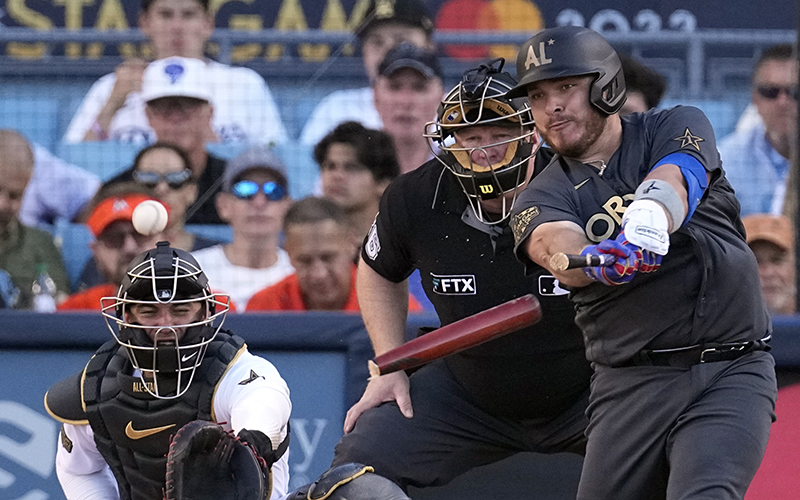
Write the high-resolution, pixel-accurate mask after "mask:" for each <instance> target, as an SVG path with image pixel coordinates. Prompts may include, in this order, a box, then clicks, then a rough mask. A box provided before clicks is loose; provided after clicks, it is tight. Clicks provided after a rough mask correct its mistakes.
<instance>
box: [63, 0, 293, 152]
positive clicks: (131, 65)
mask: <svg viewBox="0 0 800 500" xmlns="http://www.w3.org/2000/svg"><path fill="white" fill-rule="evenodd" d="M139 28H140V29H141V31H142V33H144V35H145V36H146V37H147V39H148V40H149V41H150V45H151V46H152V49H153V55H154V56H155V59H165V58H168V57H185V58H192V59H198V60H201V61H203V62H204V63H205V66H206V67H207V69H208V71H207V73H208V79H207V80H206V84H207V85H208V86H209V92H210V93H211V96H212V99H211V100H212V101H213V103H214V120H213V130H214V132H215V133H216V137H217V138H218V139H219V140H220V141H221V142H240V141H250V142H254V141H257V142H260V141H264V142H275V143H279V142H283V141H285V140H286V130H285V128H284V126H283V123H282V122H281V118H280V114H279V113H278V108H277V106H276V105H275V102H274V101H273V98H272V94H271V92H270V90H269V87H267V84H266V83H265V82H264V79H263V78H261V76H259V75H258V74H257V73H256V72H255V71H252V70H250V69H247V68H235V67H232V66H227V65H225V64H220V63H218V62H215V61H212V60H210V59H207V58H205V56H204V47H205V44H206V42H207V41H208V40H209V38H211V35H212V33H213V31H214V13H213V12H212V11H211V10H209V1H208V0H142V4H141V12H140V13H139ZM145 66H146V63H145V62H144V61H142V60H141V59H129V60H127V61H125V62H123V63H122V64H120V65H119V66H118V67H117V69H116V70H115V71H114V73H112V74H108V75H106V76H104V77H103V78H101V79H100V80H98V81H97V82H96V83H95V84H94V85H93V86H92V88H91V89H89V93H88V94H87V95H86V97H85V98H84V100H83V102H82V103H81V105H80V108H78V111H77V113H76V114H75V116H74V117H73V118H72V122H71V123H70V125H69V128H68V129H67V132H66V134H65V135H64V141H66V142H69V143H76V142H81V141H96V140H106V139H111V140H118V141H126V142H153V141H154V140H155V138H156V137H157V136H158V133H157V131H154V130H153V129H152V128H151V126H150V125H149V124H148V120H147V117H146V116H145V99H143V98H142V95H141V90H142V86H143V75H144V70H145ZM159 139H163V138H161V137H159Z"/></svg>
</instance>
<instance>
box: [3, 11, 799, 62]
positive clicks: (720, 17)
mask: <svg viewBox="0 0 800 500" xmlns="http://www.w3.org/2000/svg"><path fill="white" fill-rule="evenodd" d="M368 3H369V0H211V2H210V5H211V8H212V10H213V12H214V13H215V22H216V26H217V27H218V28H228V29H233V30H243V31H257V30H262V29H276V30H281V31H296V32H302V31H306V30H322V31H330V32H343V31H345V32H346V31H352V29H353V28H354V27H356V26H358V24H359V23H360V22H361V20H362V19H363V16H364V13H365V10H366V7H367V5H368ZM139 5H140V2H139V1H138V0H6V1H5V2H4V4H3V6H2V11H0V24H2V26H0V29H2V28H3V27H26V28H31V29H35V30H39V31H48V30H53V29H55V28H66V29H70V30H77V29H82V28H90V29H91V28H93V29H96V30H100V31H106V30H125V29H130V28H134V27H136V19H137V16H138V12H139ZM427 5H428V10H429V12H430V14H431V17H432V19H433V20H434V24H435V26H436V28H437V29H438V30H467V31H469V30H495V31H517V32H518V31H533V30H536V29H540V28H543V27H552V26H557V25H564V24H572V25H581V26H587V27H590V28H593V29H595V30H598V31H605V30H610V31H618V32H657V31H678V32H692V31H695V30H703V29H708V28H714V29H758V30H764V29H794V22H795V18H796V15H795V11H796V2H795V1H794V0H772V1H771V2H770V8H769V9H764V8H763V6H762V4H760V3H758V2H751V1H744V0H738V1H733V2H731V1H729V0H705V1H703V2H691V1H687V0H662V1H658V0H607V1H604V2H596V1H593V0H575V1H572V2H544V1H541V0H539V1H535V0H428V1H427ZM285 49H286V48H285V47H282V46H280V45H278V44H252V43H249V44H243V45H242V46H239V47H236V48H235V50H234V51H233V54H232V55H233V62H238V63H246V62H247V61H249V60H252V59H255V58H265V59H266V60H270V59H273V60H274V59H278V58H280V57H281V56H283V55H285ZM2 50H3V51H4V52H5V54H6V55H13V56H16V57H20V58H24V59H36V58H40V57H43V56H44V55H45V53H46V51H47V49H46V48H45V47H44V46H43V45H42V44H37V43H16V42H15V43H8V44H6V46H5V47H2ZM292 50H296V51H297V54H296V55H297V56H299V57H301V58H302V59H303V60H305V61H307V62H318V61H322V60H324V59H326V58H327V57H328V56H329V55H330V54H331V47H329V46H327V45H325V44H314V45H312V44H304V45H301V46H299V47H296V48H293V49H292ZM497 50H500V49H499V48H498V47H490V46H489V47H487V46H469V47H463V46H461V47H445V51H446V52H447V55H449V56H451V57H469V58H483V57H489V56H492V55H493V54H492V52H493V51H495V52H496V51H497ZM58 51H61V53H66V54H67V55H68V56H70V57H73V58H76V59H80V58H89V59H91V58H95V57H99V56H100V55H115V54H120V55H123V56H133V55H145V56H146V55H147V54H146V48H145V47H143V46H138V44H131V43H121V44H117V45H111V46H105V45H102V44H98V43H87V44H79V43H70V44H67V45H65V46H64V47H61V48H59V49H58V50H57V51H56V52H55V53H54V52H50V54H56V55H57V54H58ZM354 55H356V54H354Z"/></svg>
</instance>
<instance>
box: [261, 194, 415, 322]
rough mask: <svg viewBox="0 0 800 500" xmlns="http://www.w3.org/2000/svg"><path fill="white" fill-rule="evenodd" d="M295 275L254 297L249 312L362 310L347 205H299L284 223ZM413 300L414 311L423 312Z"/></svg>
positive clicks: (315, 201)
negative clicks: (357, 294)
mask: <svg viewBox="0 0 800 500" xmlns="http://www.w3.org/2000/svg"><path fill="white" fill-rule="evenodd" d="M283 231H284V234H285V237H286V240H285V244H284V248H286V252H287V253H288V254H289V260H290V261H291V263H292V266H294V269H295V272H294V274H291V275H289V276H288V277H286V278H284V279H283V280H281V281H280V282H278V283H276V284H274V285H272V286H270V287H267V288H265V289H263V290H261V291H259V292H258V293H256V294H254V295H253V297H252V298H251V299H250V301H249V302H248V303H247V310H248V311H311V310H327V311H359V308H358V298H357V297H356V266H355V264H354V263H353V253H355V249H356V248H358V245H359V240H358V239H357V238H356V237H355V235H354V234H353V232H352V231H351V229H350V225H349V223H348V218H347V213H346V212H345V211H344V210H343V209H342V207H341V206H339V205H337V204H336V203H335V202H333V201H332V200H329V199H326V198H316V197H309V198H305V199H303V200H300V201H298V202H295V203H294V204H293V205H292V206H291V207H290V208H289V210H288V211H287V212H286V218H285V219H284V222H283ZM421 309H422V308H421V306H420V305H419V303H418V302H417V301H416V300H415V299H414V298H413V297H411V298H410V299H409V310H410V311H414V312H419V311H421Z"/></svg>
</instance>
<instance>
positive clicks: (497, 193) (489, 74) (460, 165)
mask: <svg viewBox="0 0 800 500" xmlns="http://www.w3.org/2000/svg"><path fill="white" fill-rule="evenodd" d="M504 62H505V61H504V59H502V58H499V59H494V60H492V61H489V62H488V63H486V64H482V65H481V66H479V67H478V68H474V69H470V70H467V71H466V72H465V73H464V76H463V77H462V79H461V83H459V84H458V85H456V86H455V87H454V88H453V89H452V90H451V91H450V92H449V93H448V94H447V95H446V96H445V98H444V99H443V100H442V102H441V104H440V105H439V110H438V112H437V117H436V121H434V122H430V123H428V124H427V126H426V127H425V137H427V138H428V144H429V145H430V147H431V151H432V152H434V154H436V158H437V159H438V160H439V161H440V162H441V163H443V164H444V166H445V167H447V168H448V170H450V171H451V172H452V173H453V174H454V175H455V176H456V178H457V179H458V181H459V182H460V183H461V186H462V188H463V189H464V192H465V193H466V194H467V196H468V197H469V201H470V203H471V204H472V206H473V209H474V210H475V214H476V215H477V216H478V218H479V219H481V220H483V221H484V222H487V223H496V222H500V221H502V220H503V219H505V218H506V217H507V216H508V215H509V214H510V212H511V208H512V206H513V204H514V200H516V193H515V194H514V198H513V199H512V201H511V202H509V203H507V204H505V207H504V209H503V210H502V213H501V214H500V215H501V218H500V220H496V221H491V222H490V221H489V220H487V219H485V218H484V214H483V211H482V207H481V205H480V203H477V201H478V200H479V199H483V200H489V199H494V198H499V197H501V196H503V195H504V194H505V193H508V192H510V191H513V190H515V189H516V188H518V187H520V186H522V185H523V184H524V183H525V181H526V180H527V177H526V174H527V172H528V161H529V160H530V158H531V157H532V156H533V155H534V154H535V153H536V150H537V149H538V147H539V146H540V145H541V142H542V141H541V139H540V137H539V135H538V133H537V132H536V129H535V128H534V126H533V115H531V109H530V106H528V102H527V99H524V98H513V99H510V98H508V97H507V96H506V94H507V92H508V91H509V90H510V89H511V88H512V87H514V85H516V80H514V78H513V77H512V76H511V75H510V74H508V73H507V72H504V71H503V64H504ZM477 125H482V126H486V125H496V126H503V127H507V128H508V130H509V132H510V133H509V134H508V137H507V138H506V139H503V140H501V141H499V142H496V143H494V144H480V145H470V146H464V145H462V144H460V143H459V142H458V141H457V140H456V139H457V138H456V137H454V136H455V135H456V134H458V133H459V131H460V130H463V129H466V128H469V127H473V126H477ZM496 146H505V147H506V149H505V156H504V157H503V158H500V159H499V160H497V161H496V162H494V163H492V164H490V165H479V164H477V163H474V162H473V153H475V152H479V154H480V153H481V152H482V154H483V155H485V156H486V158H487V159H488V157H489V155H488V153H487V150H488V149H489V148H491V147H496ZM437 150H438V151H437ZM437 153H438V154H437Z"/></svg>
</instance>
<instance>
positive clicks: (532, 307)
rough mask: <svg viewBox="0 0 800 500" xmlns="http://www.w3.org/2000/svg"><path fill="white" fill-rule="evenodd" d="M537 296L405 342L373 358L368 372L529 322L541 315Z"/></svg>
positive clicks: (417, 361)
mask: <svg viewBox="0 0 800 500" xmlns="http://www.w3.org/2000/svg"><path fill="white" fill-rule="evenodd" d="M541 315H542V313H541V306H540V305H539V300H538V299H537V298H536V297H535V296H534V295H532V294H527V295H523V296H522V297H519V298H516V299H513V300H510V301H508V302H504V303H502V304H499V305H497V306H495V307H492V308H490V309H487V310H485V311H481V312H479V313H476V314H473V315H471V316H468V317H466V318H462V319H460V320H458V321H455V322H453V323H450V324H449V325H445V326H443V327H441V328H438V329H436V330H434V331H432V332H430V333H428V334H425V335H423V336H421V337H418V338H416V339H414V340H411V341H409V342H406V343H405V344H403V345H402V346H400V347H398V348H396V349H392V350H391V351H388V352H386V353H384V354H382V355H380V356H378V357H376V358H375V360H374V366H372V364H371V365H370V373H371V374H372V375H373V376H374V375H376V374H380V375H385V374H387V373H392V372H395V371H400V370H406V369H409V368H414V367H417V366H420V365H422V364H425V363H428V362H430V361H433V360H435V359H439V358H441V357H444V356H447V355H449V354H454V353H456V352H460V351H463V350H465V349H469V348H471V347H475V346H477V345H480V344H482V343H484V342H487V341H489V340H492V339H494V338H497V337H500V336H502V335H506V334H509V333H512V332H515V331H517V330H520V329H522V328H525V327H528V326H531V325H533V324H535V323H536V322H538V321H539V320H540V319H541Z"/></svg>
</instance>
